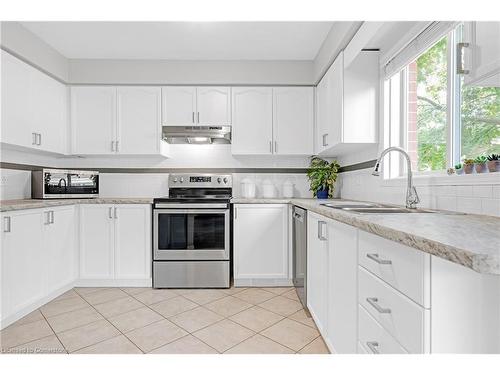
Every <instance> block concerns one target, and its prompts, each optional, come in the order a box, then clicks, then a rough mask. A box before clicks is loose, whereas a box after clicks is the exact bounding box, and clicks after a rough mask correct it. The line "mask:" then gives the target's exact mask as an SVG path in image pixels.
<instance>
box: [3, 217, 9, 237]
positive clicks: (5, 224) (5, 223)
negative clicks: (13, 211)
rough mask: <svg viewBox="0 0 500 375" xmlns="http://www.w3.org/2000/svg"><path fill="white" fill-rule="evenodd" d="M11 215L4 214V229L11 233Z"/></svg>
mask: <svg viewBox="0 0 500 375" xmlns="http://www.w3.org/2000/svg"><path fill="white" fill-rule="evenodd" d="M10 229H11V228H10V216H4V218H3V231H4V232H5V233H10Z"/></svg>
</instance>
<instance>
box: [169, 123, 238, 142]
mask: <svg viewBox="0 0 500 375" xmlns="http://www.w3.org/2000/svg"><path fill="white" fill-rule="evenodd" d="M162 133H163V134H162V135H163V140H164V141H166V142H167V143H171V144H211V143H215V144H217V143H218V144H228V143H231V127H230V126H163V127H162Z"/></svg>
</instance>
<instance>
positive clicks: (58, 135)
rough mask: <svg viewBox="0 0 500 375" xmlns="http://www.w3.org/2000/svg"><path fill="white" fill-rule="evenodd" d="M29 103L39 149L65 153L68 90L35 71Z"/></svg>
mask: <svg viewBox="0 0 500 375" xmlns="http://www.w3.org/2000/svg"><path fill="white" fill-rule="evenodd" d="M30 102H31V103H32V105H33V120H32V122H33V127H34V129H35V131H36V132H37V133H39V134H40V135H39V140H38V143H39V146H38V148H39V149H42V150H45V151H50V152H57V153H60V154H63V153H67V143H68V142H67V135H68V113H67V112H68V88H67V87H66V85H64V84H62V83H60V82H58V81H56V80H55V79H53V78H51V77H49V76H47V75H45V74H43V73H41V72H38V71H35V72H34V74H33V76H32V92H31V100H30Z"/></svg>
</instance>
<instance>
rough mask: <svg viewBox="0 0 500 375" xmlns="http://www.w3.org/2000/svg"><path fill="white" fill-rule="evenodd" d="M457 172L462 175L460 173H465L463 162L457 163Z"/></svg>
mask: <svg viewBox="0 0 500 375" xmlns="http://www.w3.org/2000/svg"><path fill="white" fill-rule="evenodd" d="M455 173H456V174H457V175H460V174H463V173H464V168H463V165H462V163H458V164H456V165H455Z"/></svg>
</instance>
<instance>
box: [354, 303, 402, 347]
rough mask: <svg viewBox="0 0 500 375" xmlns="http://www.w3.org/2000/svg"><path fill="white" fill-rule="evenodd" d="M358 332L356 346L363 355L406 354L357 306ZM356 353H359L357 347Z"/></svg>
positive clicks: (392, 338)
mask: <svg viewBox="0 0 500 375" xmlns="http://www.w3.org/2000/svg"><path fill="white" fill-rule="evenodd" d="M358 332H359V333H358V335H359V336H358V338H359V343H358V345H359V346H361V348H362V349H363V352H364V353H370V354H371V353H373V354H408V353H407V351H406V350H404V348H403V347H402V346H401V345H399V343H398V342H397V341H396V340H395V339H394V337H392V336H391V335H390V334H389V333H388V332H387V331H386V330H385V329H384V327H382V326H381V325H380V324H378V323H377V321H376V320H375V319H373V318H372V317H371V316H370V314H368V313H367V312H366V310H365V309H364V308H363V307H362V306H359V318H358ZM358 353H360V348H359V347H358Z"/></svg>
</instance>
